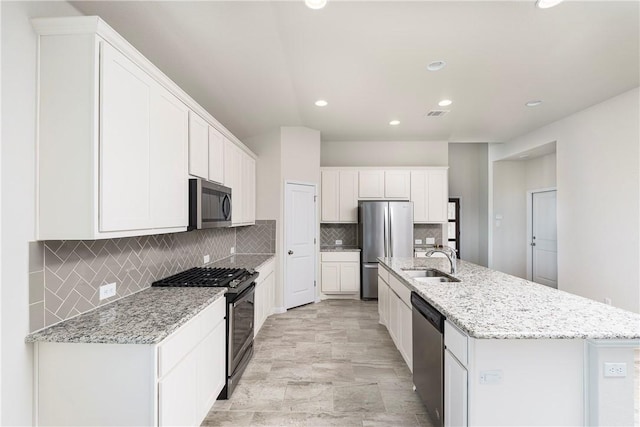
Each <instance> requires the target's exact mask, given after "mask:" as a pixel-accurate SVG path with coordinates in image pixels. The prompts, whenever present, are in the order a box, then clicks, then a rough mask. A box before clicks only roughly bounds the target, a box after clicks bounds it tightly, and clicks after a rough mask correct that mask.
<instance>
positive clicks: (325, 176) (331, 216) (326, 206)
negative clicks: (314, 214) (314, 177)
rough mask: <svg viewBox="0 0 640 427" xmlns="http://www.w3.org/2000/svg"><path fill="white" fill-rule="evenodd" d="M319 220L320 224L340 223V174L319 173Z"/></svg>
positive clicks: (332, 171) (333, 172)
mask: <svg viewBox="0 0 640 427" xmlns="http://www.w3.org/2000/svg"><path fill="white" fill-rule="evenodd" d="M320 185H321V187H322V188H321V198H322V207H321V220H322V222H339V221H340V172H339V171H337V170H323V171H322V172H321V181H320Z"/></svg>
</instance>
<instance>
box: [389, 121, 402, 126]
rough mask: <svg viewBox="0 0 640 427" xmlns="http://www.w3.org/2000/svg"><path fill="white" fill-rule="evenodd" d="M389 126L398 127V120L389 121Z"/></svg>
mask: <svg viewBox="0 0 640 427" xmlns="http://www.w3.org/2000/svg"><path fill="white" fill-rule="evenodd" d="M389 124H390V125H391V126H398V125H399V124H400V120H391V121H390V122H389Z"/></svg>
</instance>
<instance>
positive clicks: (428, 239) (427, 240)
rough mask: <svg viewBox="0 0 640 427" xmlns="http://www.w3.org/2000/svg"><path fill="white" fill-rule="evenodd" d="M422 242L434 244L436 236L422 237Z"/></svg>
mask: <svg viewBox="0 0 640 427" xmlns="http://www.w3.org/2000/svg"><path fill="white" fill-rule="evenodd" d="M424 243H425V244H427V245H435V243H436V238H435V237H427V238H426V239H424Z"/></svg>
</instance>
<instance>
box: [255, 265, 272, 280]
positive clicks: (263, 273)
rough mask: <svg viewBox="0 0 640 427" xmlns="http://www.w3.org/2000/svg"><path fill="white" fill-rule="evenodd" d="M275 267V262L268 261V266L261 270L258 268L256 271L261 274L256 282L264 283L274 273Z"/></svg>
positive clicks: (262, 266) (261, 267) (262, 267)
mask: <svg viewBox="0 0 640 427" xmlns="http://www.w3.org/2000/svg"><path fill="white" fill-rule="evenodd" d="M274 266H275V261H274V260H273V259H272V260H269V261H267V263H266V264H263V265H261V266H260V268H256V271H257V272H259V273H260V275H259V276H258V278H257V279H256V282H257V283H262V282H263V281H264V279H266V278H267V277H269V275H270V274H271V273H273V270H274Z"/></svg>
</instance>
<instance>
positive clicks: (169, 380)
mask: <svg viewBox="0 0 640 427" xmlns="http://www.w3.org/2000/svg"><path fill="white" fill-rule="evenodd" d="M195 356H196V352H195V351H192V352H191V353H189V354H188V355H187V356H186V357H185V358H184V359H182V361H181V362H180V363H178V365H176V366H175V367H174V368H173V369H172V370H171V371H170V372H169V373H168V374H167V375H166V376H165V377H164V378H163V379H162V380H160V381H159V384H158V413H159V419H158V424H159V425H160V426H190V425H195V424H196V418H197V415H196V409H197V400H196V399H197V361H196V357H195Z"/></svg>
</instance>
